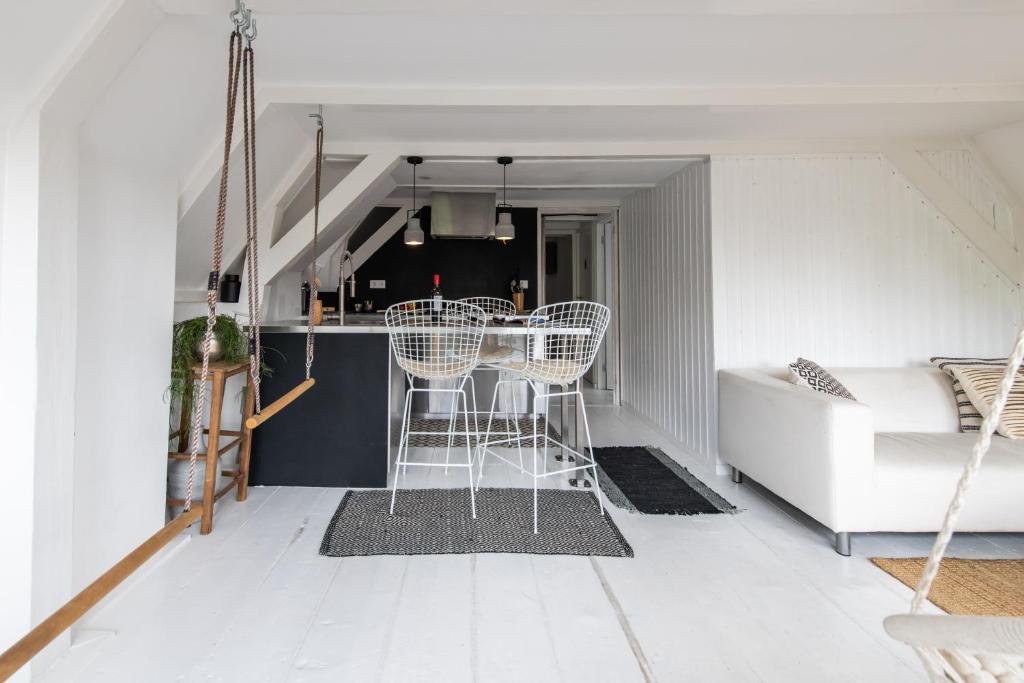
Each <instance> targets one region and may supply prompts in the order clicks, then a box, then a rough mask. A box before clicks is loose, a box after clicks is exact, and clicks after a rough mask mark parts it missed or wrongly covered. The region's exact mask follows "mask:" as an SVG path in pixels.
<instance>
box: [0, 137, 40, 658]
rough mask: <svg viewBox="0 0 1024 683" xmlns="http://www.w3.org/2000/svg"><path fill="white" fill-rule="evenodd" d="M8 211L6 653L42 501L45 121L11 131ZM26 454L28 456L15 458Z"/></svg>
mask: <svg viewBox="0 0 1024 683" xmlns="http://www.w3.org/2000/svg"><path fill="white" fill-rule="evenodd" d="M6 132H7V134H8V136H9V137H8V138H7V142H6V158H5V164H6V171H5V178H4V188H5V189H4V195H5V201H4V207H3V209H4V213H3V224H2V226H0V352H2V353H3V356H4V357H5V358H7V359H9V360H8V363H7V364H6V367H5V369H4V378H3V385H2V388H0V432H2V433H3V434H4V435H5V440H4V453H5V454H6V455H7V457H4V458H3V461H4V476H2V477H0V520H2V522H0V548H3V549H4V552H3V555H4V560H3V561H2V562H0V605H3V608H2V609H0V648H2V649H6V648H7V647H9V646H10V645H12V644H13V643H14V642H15V641H16V640H17V639H18V638H20V637H21V636H22V635H24V633H25V632H26V631H27V630H28V629H29V628H31V624H32V588H33V581H32V569H33V543H32V541H33V533H34V531H33V529H34V524H35V519H34V514H35V511H34V497H35V457H34V456H35V436H36V434H35V429H34V425H35V419H36V395H37V378H36V367H37V366H36V362H37V361H36V359H37V357H38V353H37V350H36V343H37V340H38V336H37V327H36V321H37V309H36V292H37V287H38V280H37V274H38V266H37V259H38V246H39V230H38V197H39V154H38V150H39V146H38V142H39V119H38V117H32V118H29V119H26V120H24V121H22V122H19V123H16V124H14V125H12V126H11V128H9V129H8V130H7V131H6ZM12 454H13V455H18V454H20V455H21V456H22V457H11V455H12Z"/></svg>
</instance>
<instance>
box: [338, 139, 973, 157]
mask: <svg viewBox="0 0 1024 683" xmlns="http://www.w3.org/2000/svg"><path fill="white" fill-rule="evenodd" d="M960 144H961V143H960V139H959V138H914V139H899V140H890V139H884V138H879V139H871V138H857V139H836V140H636V141H614V142H613V141H589V142H558V141H543V142H530V141H501V142H491V141H479V142H462V141H443V140H435V141H423V140H409V141H404V142H402V141H398V142H392V141H388V142H373V141H367V142H360V141H343V140H333V141H332V140H328V141H327V142H325V143H324V153H325V154H330V155H349V154H354V155H365V154H372V153H388V154H396V155H400V156H405V155H409V154H417V155H420V156H423V157H427V161H431V160H432V159H433V158H434V157H452V156H465V157H495V156H501V155H508V156H512V157H516V158H517V159H518V158H521V157H530V156H532V157H537V156H548V157H561V156H568V157H587V156H590V157H615V156H623V157H638V156H645V157H649V158H652V159H658V158H666V157H667V158H673V157H678V156H686V157H706V156H709V155H712V154H714V155H723V154H740V155H756V154H830V153H840V154H841V153H852V152H866V153H875V154H877V153H880V152H881V151H882V150H883V149H886V148H889V147H893V146H907V147H912V148H913V149H919V150H947V149H957V148H958V147H959V146H960Z"/></svg>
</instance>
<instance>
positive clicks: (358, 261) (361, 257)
mask: <svg viewBox="0 0 1024 683" xmlns="http://www.w3.org/2000/svg"><path fill="white" fill-rule="evenodd" d="M411 208H412V204H411V203H410V204H404V205H402V206H400V207H398V210H397V211H395V213H394V215H392V216H391V218H389V219H387V220H386V221H385V222H384V224H383V225H381V226H380V227H379V228H377V229H376V230H375V231H374V233H373V234H372V235H370V237H369V238H367V240H366V241H365V242H363V243H362V244H361V245H360V246H359V248H358V249H356V251H355V253H354V254H352V267H353V268H354V269H355V270H359V268H360V266H362V265H363V264H364V263H366V262H367V261H368V260H369V258H370V257H371V256H373V255H374V254H375V253H376V252H377V250H378V249H380V248H381V247H382V246H384V245H385V244H386V243H387V241H388V240H389V239H391V238H392V237H394V235H395V233H396V232H398V231H399V230H401V229H402V228H403V227H404V226H405V222H406V221H405V217H406V212H407V211H409V209H411Z"/></svg>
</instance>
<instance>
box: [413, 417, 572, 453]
mask: <svg viewBox="0 0 1024 683" xmlns="http://www.w3.org/2000/svg"><path fill="white" fill-rule="evenodd" d="M516 422H517V423H518V424H519V432H520V434H533V418H529V417H523V418H519V419H518V420H516ZM545 422H547V420H545V419H543V418H541V419H539V420H537V429H538V433H542V431H541V430H543V429H544V424H545ZM410 423H411V425H412V426H411V427H410V428H409V431H410V432H437V434H411V435H410V436H409V446H411V447H412V448H445V447H447V446H448V434H447V431H448V425H449V424H450V421H449V419H448V418H444V417H442V418H436V417H414V418H412V420H410ZM464 424H465V420H464V419H463V418H461V417H460V418H458V419H456V420H455V431H456V432H465V431H466V428H465V426H464ZM477 426H478V427H479V428H480V431H481V432H483V431H485V430H486V429H487V416H486V415H480V416H478V417H477ZM547 427H548V436H550V437H551V438H552V439H559V440H560V439H561V436H559V434H558V430H557V429H555V428H554V426H553V425H551V424H548V426H547ZM472 428H473V423H472V422H470V430H472ZM491 431H492V432H505V431H507V429H506V428H505V418H503V417H496V418H494V421H493V422H492V423H491ZM470 438H471V439H472V437H470ZM496 438H504V437H503V436H502V437H496ZM452 441H453V443H452V445H453V446H462V447H463V448H465V447H466V437H465V436H459V435H458V434H456V436H455V437H454V438H453V439H452ZM522 445H523V447H524V448H525V447H526V446H531V447H532V446H533V444H532V443H531V442H530V440H529V438H527V439H524V440H523V443H522ZM537 445H538V446H542V445H544V444H543V443H539V444H537Z"/></svg>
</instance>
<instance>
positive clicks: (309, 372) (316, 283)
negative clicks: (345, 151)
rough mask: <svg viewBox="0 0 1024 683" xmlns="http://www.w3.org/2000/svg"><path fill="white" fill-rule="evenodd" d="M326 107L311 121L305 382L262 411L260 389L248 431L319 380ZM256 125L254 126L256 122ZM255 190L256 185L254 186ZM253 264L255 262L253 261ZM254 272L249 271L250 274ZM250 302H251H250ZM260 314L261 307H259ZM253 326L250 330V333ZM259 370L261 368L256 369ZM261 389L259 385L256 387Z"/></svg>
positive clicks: (257, 323)
mask: <svg viewBox="0 0 1024 683" xmlns="http://www.w3.org/2000/svg"><path fill="white" fill-rule="evenodd" d="M322 112H323V107H320V110H319V111H318V112H317V113H316V114H310V116H311V117H313V118H315V119H316V120H317V126H316V152H315V154H316V160H315V168H316V170H315V175H314V180H313V254H312V256H311V257H310V262H309V270H310V273H309V283H310V287H309V320H308V321H307V323H306V379H304V380H302V381H301V382H299V383H298V384H297V385H295V387H294V388H292V389H291V390H290V391H289V392H288V393H286V394H285V395H284V396H282V397H281V398H279V399H277V400H276V401H274V402H273V403H271V404H270V405H269V406H267V407H266V408H265V409H263V410H260V404H259V389H258V388H257V393H256V414H255V415H253V416H252V417H250V418H249V419H247V420H246V421H245V426H246V427H247V428H249V429H255V428H256V427H259V426H260V425H261V424H263V423H264V422H266V421H267V420H269V419H270V418H271V417H273V416H274V415H276V414H277V413H278V412H279V411H280V410H281V409H282V408H284V407H285V406H287V405H288V404H289V403H291V402H292V401H294V400H295V399H297V398H298V397H299V396H302V395H303V394H304V393H306V392H307V391H309V389H311V388H312V387H313V385H314V384H316V380H315V379H313V351H314V346H315V340H316V335H315V330H314V328H315V324H314V323H315V321H314V319H313V318H314V315H313V311H314V308H315V306H316V302H317V293H318V292H319V289H320V278H318V277H317V275H316V255H317V234H318V233H319V232H320V181H321V177H322V175H323V159H324V122H323V113H322ZM253 125H255V122H253ZM254 187H255V183H254ZM255 232H256V231H255V220H254V221H253V247H252V249H251V252H250V255H251V254H255V253H256V249H255ZM253 261H255V258H254V257H253ZM253 270H255V268H250V273H251V272H253ZM250 301H251V299H250ZM257 310H258V305H257ZM255 322H256V326H257V341H256V346H255V349H256V351H257V352H259V351H260V347H259V330H258V325H259V321H258V318H257V319H255ZM251 331H252V326H250V333H251ZM257 370H258V366H257ZM256 386H257V387H258V386H259V385H258V384H257V385H256Z"/></svg>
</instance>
